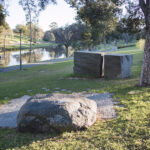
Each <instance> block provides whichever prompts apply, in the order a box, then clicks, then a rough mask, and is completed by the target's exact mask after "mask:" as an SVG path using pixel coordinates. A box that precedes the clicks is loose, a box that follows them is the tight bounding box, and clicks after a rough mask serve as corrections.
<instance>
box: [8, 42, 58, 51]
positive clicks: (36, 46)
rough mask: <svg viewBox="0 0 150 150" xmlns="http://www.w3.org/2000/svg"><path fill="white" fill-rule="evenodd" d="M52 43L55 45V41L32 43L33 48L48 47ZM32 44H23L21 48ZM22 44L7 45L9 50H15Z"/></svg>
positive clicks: (26, 47) (27, 47)
mask: <svg viewBox="0 0 150 150" xmlns="http://www.w3.org/2000/svg"><path fill="white" fill-rule="evenodd" d="M52 45H55V44H53V43H38V44H32V48H47V47H50V46H52ZM29 48H30V45H29V44H22V46H21V49H29ZM19 49H20V45H19V44H18V45H7V46H6V50H7V51H13V50H19Z"/></svg>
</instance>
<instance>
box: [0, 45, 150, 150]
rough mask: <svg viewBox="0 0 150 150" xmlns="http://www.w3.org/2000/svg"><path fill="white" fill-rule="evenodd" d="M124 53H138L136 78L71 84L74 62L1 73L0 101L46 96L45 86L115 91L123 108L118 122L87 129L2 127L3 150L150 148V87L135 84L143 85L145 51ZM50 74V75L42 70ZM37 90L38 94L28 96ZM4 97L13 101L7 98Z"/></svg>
mask: <svg viewBox="0 0 150 150" xmlns="http://www.w3.org/2000/svg"><path fill="white" fill-rule="evenodd" d="M119 52H120V53H130V54H133V55H134V64H133V68H132V76H131V77H130V78H128V79H124V80H122V79H117V80H103V79H86V80H82V79H80V80H70V79H68V77H69V76H70V75H72V73H73V70H72V68H73V62H72V61H68V62H63V63H56V64H50V65H43V66H36V67H31V68H28V69H26V70H24V71H12V72H7V73H1V74H0V103H1V104H2V103H6V102H7V101H8V100H10V99H12V98H16V97H20V96H23V95H34V94H36V93H45V92H44V91H43V90H42V88H43V87H45V88H49V89H50V90H51V92H54V91H55V90H54V88H56V87H59V88H65V89H68V90H71V91H72V92H82V91H85V90H87V88H91V90H89V92H97V93H103V92H111V93H114V99H115V100H116V101H118V102H119V103H120V105H123V107H118V106H116V110H117V114H118V116H117V118H115V119H113V120H107V121H106V120H105V121H104V120H103V121H97V122H96V123H95V124H94V125H93V126H92V127H91V128H89V129H88V130H86V131H78V132H64V133H62V134H58V133H47V134H30V133H18V132H17V131H16V129H2V128H1V129H0V150H5V149H14V150H48V149H49V150H56V149H62V150H73V149H77V150H87V149H89V150H100V149H102V150H105V149H106V150H126V149H130V150H134V149H139V150H146V149H150V87H147V88H142V87H136V86H134V85H135V84H137V83H138V82H139V76H140V70H141V64H142V59H143V51H140V50H137V49H136V48H135V47H131V48H124V49H121V50H120V51H119ZM41 70H45V72H40V71H41ZM27 90H32V92H27ZM4 97H8V99H7V100H6V99H5V98H4Z"/></svg>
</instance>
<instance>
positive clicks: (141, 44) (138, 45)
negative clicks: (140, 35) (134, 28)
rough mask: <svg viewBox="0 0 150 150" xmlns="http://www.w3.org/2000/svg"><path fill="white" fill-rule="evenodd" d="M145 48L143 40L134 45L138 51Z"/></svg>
mask: <svg viewBox="0 0 150 150" xmlns="http://www.w3.org/2000/svg"><path fill="white" fill-rule="evenodd" d="M144 46H145V40H144V39H140V40H139V41H138V42H137V43H136V47H137V48H139V49H140V50H143V49H144Z"/></svg>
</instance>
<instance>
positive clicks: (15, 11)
mask: <svg viewBox="0 0 150 150" xmlns="http://www.w3.org/2000/svg"><path fill="white" fill-rule="evenodd" d="M8 12H9V16H7V18H6V21H7V23H8V24H9V26H10V27H11V28H12V29H13V28H15V26H16V25H17V24H25V23H26V19H25V13H24V12H23V9H22V7H21V6H20V5H19V4H18V0H9V6H8ZM75 16H76V11H75V10H74V9H73V8H70V7H69V5H68V4H67V3H65V2H64V0H57V5H49V6H48V7H47V8H46V10H44V11H43V12H41V14H40V17H39V26H40V27H41V28H42V29H43V30H44V31H46V30H48V29H49V25H50V23H51V22H57V24H58V26H59V27H60V26H64V25H66V24H71V23H73V22H75Z"/></svg>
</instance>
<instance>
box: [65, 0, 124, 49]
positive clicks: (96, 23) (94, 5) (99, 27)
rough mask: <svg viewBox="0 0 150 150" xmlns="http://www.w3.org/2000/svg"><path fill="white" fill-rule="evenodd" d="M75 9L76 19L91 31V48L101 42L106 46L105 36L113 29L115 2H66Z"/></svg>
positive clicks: (113, 0)
mask: <svg viewBox="0 0 150 150" xmlns="http://www.w3.org/2000/svg"><path fill="white" fill-rule="evenodd" d="M66 1H67V2H68V3H69V4H71V6H72V7H75V8H76V9H77V14H78V19H80V20H82V21H83V22H85V23H86V24H87V26H89V29H90V30H91V31H90V32H91V35H90V34H88V35H90V36H88V37H90V38H91V40H89V41H91V42H92V43H93V46H94V45H96V44H99V42H100V41H102V40H103V42H104V44H105V45H106V35H107V34H108V33H109V32H112V31H113V30H114V29H115V26H116V21H117V16H116V15H117V14H118V12H119V8H118V5H119V3H120V2H121V1H116V0H103V1H100V0H66Z"/></svg>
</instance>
